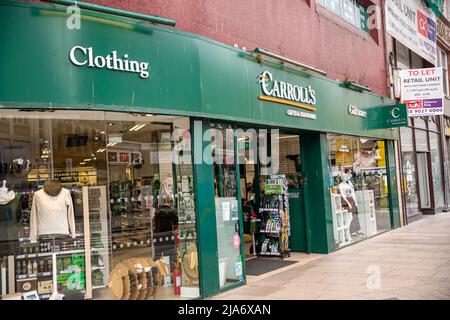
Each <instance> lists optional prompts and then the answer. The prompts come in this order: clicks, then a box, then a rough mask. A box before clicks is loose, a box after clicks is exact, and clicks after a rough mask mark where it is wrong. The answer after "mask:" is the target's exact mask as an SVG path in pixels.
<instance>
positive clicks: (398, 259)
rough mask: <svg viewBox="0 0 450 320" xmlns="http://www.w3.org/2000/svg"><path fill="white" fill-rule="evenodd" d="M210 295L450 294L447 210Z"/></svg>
mask: <svg viewBox="0 0 450 320" xmlns="http://www.w3.org/2000/svg"><path fill="white" fill-rule="evenodd" d="M214 299H223V300H228V299H243V300H263V299H358V300H359V299H400V300H407V299H450V214H449V213H443V214H439V215H436V216H429V217H424V218H423V219H422V220H420V221H417V222H414V223H413V224H410V225H408V226H406V227H403V228H400V229H396V230H393V231H390V232H387V233H384V234H381V235H379V236H376V237H373V238H371V239H368V240H366V241H363V242H361V243H358V244H355V245H352V246H349V247H346V248H344V249H342V250H339V251H337V252H334V253H332V254H329V255H325V256H323V257H320V258H318V259H315V260H313V261H310V262H308V263H306V264H303V265H298V266H295V267H292V268H290V269H289V270H286V271H284V272H280V273H278V274H275V275H272V276H270V277H266V278H264V279H261V280H258V281H253V282H251V283H249V284H248V285H246V286H243V287H240V288H237V289H234V290H230V291H227V292H225V293H223V294H220V295H218V296H215V297H214Z"/></svg>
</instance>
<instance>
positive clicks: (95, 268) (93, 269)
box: [91, 266, 105, 271]
mask: <svg viewBox="0 0 450 320" xmlns="http://www.w3.org/2000/svg"><path fill="white" fill-rule="evenodd" d="M104 269H105V266H103V267H96V266H94V267H92V268H91V270H92V271H95V270H104Z"/></svg>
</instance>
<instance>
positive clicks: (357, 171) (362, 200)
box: [328, 134, 391, 248]
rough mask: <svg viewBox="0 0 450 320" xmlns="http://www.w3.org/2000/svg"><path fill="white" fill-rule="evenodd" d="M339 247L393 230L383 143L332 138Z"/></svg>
mask: <svg viewBox="0 0 450 320" xmlns="http://www.w3.org/2000/svg"><path fill="white" fill-rule="evenodd" d="M328 151H329V166H330V172H331V179H330V184H331V200H332V201H331V202H332V212H333V231H334V239H335V243H336V247H338V248H339V247H342V246H345V245H348V244H351V243H354V242H356V241H360V240H363V239H366V238H367V237H370V236H373V235H376V234H379V233H381V232H383V231H386V230H390V229H391V220H390V208H389V191H388V177H387V172H386V170H387V168H386V153H385V152H386V150H385V142H384V141H383V140H375V139H369V138H363V137H352V136H343V135H334V134H329V135H328Z"/></svg>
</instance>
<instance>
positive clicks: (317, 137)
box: [0, 1, 400, 297]
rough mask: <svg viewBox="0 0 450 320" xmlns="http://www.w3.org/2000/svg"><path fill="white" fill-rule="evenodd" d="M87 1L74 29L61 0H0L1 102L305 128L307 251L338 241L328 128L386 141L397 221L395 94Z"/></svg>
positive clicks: (205, 207)
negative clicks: (51, 0) (54, 1)
mask: <svg viewBox="0 0 450 320" xmlns="http://www.w3.org/2000/svg"><path fill="white" fill-rule="evenodd" d="M81 13H82V15H81V25H80V28H79V29H78V28H73V29H72V28H69V27H68V25H67V18H68V17H69V15H70V14H69V13H67V12H66V7H64V6H57V5H47V4H31V3H20V2H15V1H6V2H5V1H2V2H1V3H0V29H1V30H2V32H1V33H0V43H1V44H2V49H1V50H0V70H1V72H0V108H2V109H21V110H25V109H39V110H50V109H58V110H95V111H114V112H124V113H150V114H160V115H178V116H186V117H189V118H190V121H191V124H192V123H193V121H195V120H202V121H203V123H204V125H203V129H202V130H203V131H204V130H206V129H207V128H208V127H209V123H208V122H209V121H212V122H220V123H226V124H230V125H231V126H232V127H234V128H238V127H239V126H246V127H252V126H253V127H256V128H269V129H270V128H276V129H280V130H285V131H286V132H289V133H294V134H298V135H299V136H300V140H301V162H302V168H301V170H302V171H303V190H302V196H303V201H302V203H301V207H302V208H301V211H302V212H304V214H305V217H304V219H300V220H301V221H303V225H300V226H292V233H295V232H301V233H303V234H304V236H305V244H304V246H303V249H302V250H299V251H305V252H308V253H329V252H332V251H334V250H335V249H336V245H335V239H334V238H335V235H334V230H333V209H332V201H331V198H330V189H331V184H330V175H331V173H330V166H329V146H328V141H329V140H328V135H329V134H335V135H345V136H353V137H365V138H370V139H375V140H377V141H383V142H384V145H385V148H384V149H383V152H384V153H385V154H384V155H383V156H384V157H385V162H386V168H387V170H386V171H387V172H386V175H387V189H388V191H387V192H388V195H389V196H388V202H389V206H388V207H389V210H388V214H389V216H390V219H389V221H390V228H397V227H399V226H400V214H399V206H398V197H397V194H398V192H397V182H396V167H395V158H394V141H395V140H397V139H398V130H397V129H392V128H387V126H386V123H384V122H386V121H387V117H389V115H392V114H394V116H395V112H391V111H392V108H391V109H390V110H389V112H386V108H389V107H386V106H389V105H392V104H393V103H394V102H393V101H392V100H389V99H387V98H384V97H381V96H378V95H376V94H373V93H371V92H367V91H364V90H358V89H357V88H356V89H355V88H354V89H352V88H348V87H346V86H345V85H343V84H342V83H339V82H336V81H332V80H330V79H328V78H326V77H322V76H318V75H315V74H312V73H308V72H306V71H304V70H301V69H299V68H296V67H293V66H289V65H287V64H283V63H281V62H280V61H276V60H271V59H268V58H262V57H261V56H259V55H257V54H256V53H254V52H246V51H243V50H241V49H238V48H234V47H231V46H228V45H225V44H223V43H219V42H216V41H213V40H211V39H206V38H203V37H201V36H198V35H195V34H190V33H186V32H182V31H179V30H177V29H174V28H169V27H162V26H158V25H153V24H149V23H144V22H141V21H136V20H132V19H126V18H123V17H119V16H113V15H108V14H103V13H99V12H94V11H86V10H82V12H81ZM118 60H121V61H118ZM125 64H127V65H126V66H125ZM382 106H385V107H382ZM1 113H2V111H1V110H0V115H1ZM386 115H387V116H386ZM196 134H198V132H193V134H192V142H193V143H194V144H195V141H197V139H196V137H195V135H196ZM200 134H202V132H200ZM199 141H202V139H200V140H199ZM204 143H205V144H206V142H204ZM193 148H195V146H193ZM341 151H342V150H341ZM193 172H194V189H195V194H196V195H202V196H201V197H196V199H195V202H196V203H195V206H196V219H197V234H198V240H197V241H198V243H197V245H198V261H199V273H200V292H201V295H202V297H208V296H212V295H214V294H217V293H218V292H220V291H221V289H220V285H219V265H218V244H217V233H216V227H215V226H216V214H215V209H214V208H215V193H214V183H213V181H214V170H213V166H212V165H210V164H206V163H203V164H194V167H193ZM236 174H237V175H239V172H238V170H237V172H236ZM238 177H239V176H237V177H236V178H238ZM237 180H238V181H239V179H237ZM239 196H240V195H238V197H239ZM239 210H242V207H241V206H239ZM299 210H300V209H299ZM294 211H295V210H294ZM290 214H291V216H294V215H295V214H296V212H291V213H290ZM297 220H298V219H297ZM240 222H241V223H242V217H240ZM300 230H301V231H300ZM240 233H241V238H242V233H243V231H242V228H240ZM291 236H293V237H295V235H291ZM241 246H242V247H243V246H244V244H243V241H241ZM243 250H244V249H242V253H244V252H243ZM294 251H295V250H294ZM242 256H244V255H242ZM242 261H243V263H244V262H245V260H244V259H243V258H242ZM243 268H244V280H243V281H241V283H244V282H245V263H244V265H243Z"/></svg>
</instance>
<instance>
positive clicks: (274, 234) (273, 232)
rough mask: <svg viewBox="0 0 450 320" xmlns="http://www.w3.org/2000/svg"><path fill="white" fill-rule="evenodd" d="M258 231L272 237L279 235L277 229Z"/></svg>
mask: <svg viewBox="0 0 450 320" xmlns="http://www.w3.org/2000/svg"><path fill="white" fill-rule="evenodd" d="M259 233H261V234H265V235H269V237H274V238H279V237H280V232H279V231H259Z"/></svg>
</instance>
